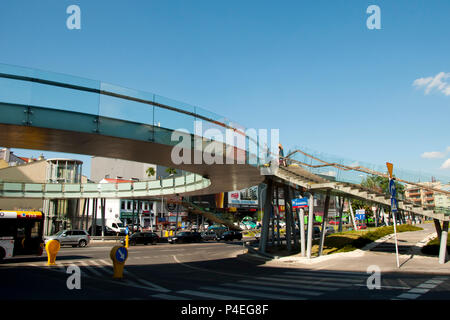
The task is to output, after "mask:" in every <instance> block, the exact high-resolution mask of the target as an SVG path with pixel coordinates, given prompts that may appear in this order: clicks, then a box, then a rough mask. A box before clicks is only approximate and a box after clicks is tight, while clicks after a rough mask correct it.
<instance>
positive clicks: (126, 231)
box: [125, 226, 128, 235]
mask: <svg viewBox="0 0 450 320" xmlns="http://www.w3.org/2000/svg"><path fill="white" fill-rule="evenodd" d="M127 234H128V226H127V227H126V228H125V235H127Z"/></svg>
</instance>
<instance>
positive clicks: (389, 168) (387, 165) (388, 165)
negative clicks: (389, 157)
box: [386, 162, 394, 179]
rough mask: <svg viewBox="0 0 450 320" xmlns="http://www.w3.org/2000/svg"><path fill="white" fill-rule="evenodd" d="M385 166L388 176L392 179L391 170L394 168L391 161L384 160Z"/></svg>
mask: <svg viewBox="0 0 450 320" xmlns="http://www.w3.org/2000/svg"><path fill="white" fill-rule="evenodd" d="M386 167H387V168H388V172H389V178H391V179H392V171H393V169H394V165H393V164H392V163H389V162H386Z"/></svg>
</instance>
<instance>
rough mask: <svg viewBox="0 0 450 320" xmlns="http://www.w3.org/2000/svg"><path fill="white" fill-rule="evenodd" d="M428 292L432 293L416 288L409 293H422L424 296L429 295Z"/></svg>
mask: <svg viewBox="0 0 450 320" xmlns="http://www.w3.org/2000/svg"><path fill="white" fill-rule="evenodd" d="M428 291H430V289H421V288H414V289H411V290H409V291H408V293H420V294H424V293H427V292H428Z"/></svg>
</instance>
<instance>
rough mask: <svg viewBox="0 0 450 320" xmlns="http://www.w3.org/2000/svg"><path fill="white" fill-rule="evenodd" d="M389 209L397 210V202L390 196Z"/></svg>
mask: <svg viewBox="0 0 450 320" xmlns="http://www.w3.org/2000/svg"><path fill="white" fill-rule="evenodd" d="M391 211H392V212H397V211H398V202H397V199H395V198H391Z"/></svg>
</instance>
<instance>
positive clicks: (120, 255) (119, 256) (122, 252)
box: [116, 247, 128, 262]
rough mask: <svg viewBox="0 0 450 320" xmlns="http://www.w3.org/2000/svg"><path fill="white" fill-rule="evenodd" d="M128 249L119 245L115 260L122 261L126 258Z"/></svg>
mask: <svg viewBox="0 0 450 320" xmlns="http://www.w3.org/2000/svg"><path fill="white" fill-rule="evenodd" d="M127 255H128V250H127V248H125V247H120V248H119V249H117V251H116V260H117V262H124V261H125V260H126V258H127Z"/></svg>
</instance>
